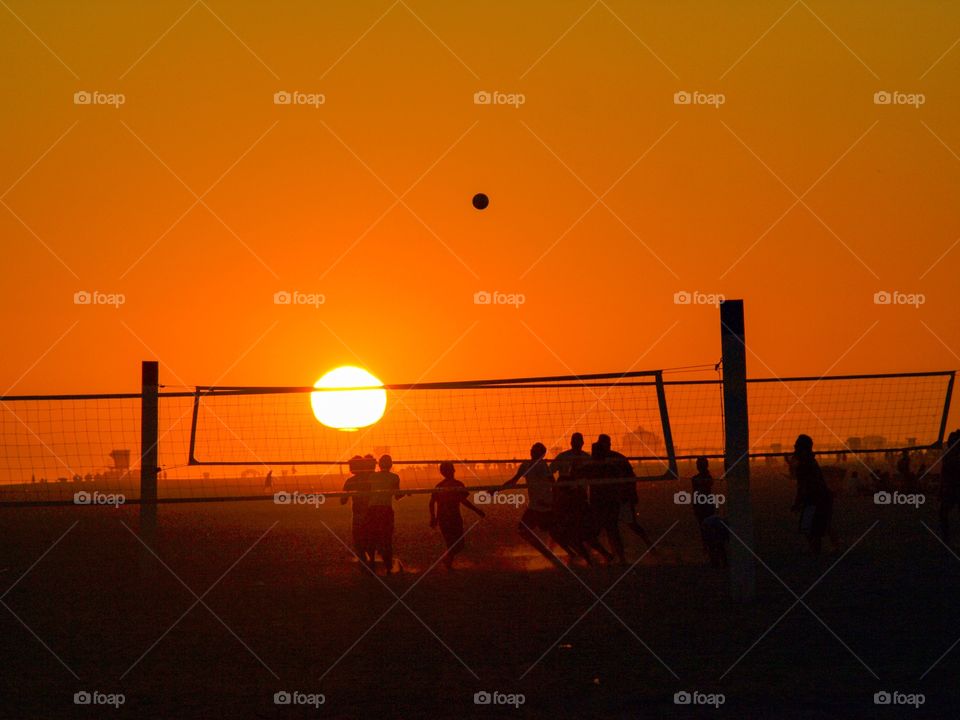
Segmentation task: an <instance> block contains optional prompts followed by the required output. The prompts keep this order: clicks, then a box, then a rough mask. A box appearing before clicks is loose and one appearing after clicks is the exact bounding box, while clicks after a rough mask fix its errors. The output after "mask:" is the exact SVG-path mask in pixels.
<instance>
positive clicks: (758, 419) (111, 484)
mask: <svg viewBox="0 0 960 720" xmlns="http://www.w3.org/2000/svg"><path fill="white" fill-rule="evenodd" d="M952 377H953V374H952V372H949V371H946V372H940V373H914V374H898V375H883V376H856V377H850V376H847V377H841V376H833V377H827V378H785V379H773V380H767V379H763V380H760V379H754V380H750V381H748V386H747V387H748V400H749V421H750V443H751V445H750V447H751V455H753V456H762V455H767V456H771V455H777V454H781V453H786V452H789V451H790V449H791V448H792V445H793V441H794V439H795V438H796V436H797V435H798V434H800V433H807V434H809V435H811V436H813V438H814V440H815V447H816V450H818V451H820V452H832V453H838V454H840V453H845V454H847V455H850V454H852V456H851V457H850V458H849V461H850V462H853V461H854V460H856V461H857V462H868V463H872V462H874V458H880V460H878V461H880V462H882V455H883V452H884V451H887V452H889V451H892V450H894V449H899V448H905V447H913V446H917V447H924V446H929V445H933V444H935V443H936V441H937V440H938V438H939V434H940V431H941V426H942V423H943V421H944V419H945V417H946V412H947V407H946V405H947V399H948V388H949V387H950V384H951V381H952ZM658 378H662V391H663V405H662V406H661V403H660V398H659V397H658ZM680 378H681V379H678V377H677V376H674V377H673V378H671V376H670V375H669V374H668V375H667V376H666V377H665V378H664V377H663V376H662V375H661V374H660V373H658V372H646V373H633V374H628V375H623V376H616V377H614V378H612V379H611V378H604V379H601V380H585V379H582V378H575V377H571V378H566V379H562V381H560V380H558V379H556V378H553V379H549V380H548V381H543V382H520V381H485V382H477V383H446V384H429V385H419V386H386V387H385V388H384V389H383V392H384V393H385V395H386V408H385V412H384V416H383V418H382V420H380V421H379V422H377V423H375V424H374V425H372V426H370V427H365V428H361V429H358V430H356V431H352V432H350V431H343V430H337V429H334V428H330V427H326V426H324V425H323V424H321V423H320V422H318V420H317V418H316V416H315V413H314V408H313V404H312V402H311V400H312V398H313V397H315V395H314V391H313V389H312V388H243V389H238V388H230V389H209V388H202V389H190V390H187V389H184V390H182V391H172V390H164V391H163V392H161V396H160V404H159V406H160V418H159V438H160V440H159V463H160V476H159V482H158V488H159V496H160V498H161V499H168V500H177V499H210V498H233V497H237V498H245V497H251V498H253V497H268V496H270V495H271V494H272V493H273V492H275V491H278V490H300V491H303V492H331V491H337V490H340V489H341V488H342V486H343V481H344V479H345V477H346V476H347V475H348V474H349V473H348V469H347V466H346V462H347V460H348V459H349V458H350V457H351V456H353V455H366V454H372V455H374V456H379V455H381V454H384V453H389V454H391V455H392V456H393V457H394V459H395V462H396V463H397V467H396V470H397V471H398V472H399V474H400V476H401V481H402V483H403V486H404V487H405V488H429V487H432V486H433V485H434V484H435V483H436V482H437V480H438V472H437V467H436V463H438V462H439V461H441V460H452V461H454V462H456V463H458V464H459V470H458V477H460V478H461V479H462V480H463V481H464V482H466V483H468V484H473V485H484V484H494V483H499V482H502V481H503V480H504V479H505V478H506V477H508V476H509V475H510V474H512V472H513V470H514V468H515V463H516V462H518V461H520V460H522V459H524V458H526V457H528V455H529V449H530V446H531V445H532V444H533V443H534V442H542V443H544V445H546V447H547V454H548V457H552V456H554V455H556V454H557V453H558V452H559V451H561V450H563V449H565V448H566V447H567V444H568V440H569V437H570V434H571V433H572V432H575V431H577V432H581V433H583V434H584V436H585V437H586V441H587V449H589V445H590V443H591V442H592V441H593V440H595V439H596V437H597V435H599V434H600V433H605V434H608V435H610V436H611V438H612V441H613V447H614V449H616V450H619V451H620V452H622V453H623V454H625V455H627V456H628V457H631V458H633V459H634V467H635V469H636V471H637V474H638V475H640V476H645V477H660V476H662V475H663V474H664V473H665V472H666V471H667V469H668V468H669V467H670V460H671V452H670V447H671V442H670V439H671V438H672V448H673V456H674V457H675V458H676V460H677V462H678V470H679V472H680V474H681V476H687V475H689V474H690V473H692V462H691V459H692V458H693V457H695V456H697V455H701V454H705V455H708V456H712V457H721V456H722V454H723V448H724V435H723V433H724V429H723V402H722V384H721V383H720V381H719V380H717V379H716V375H713V376H712V377H710V376H709V374H708V375H704V376H701V377H696V378H693V379H690V378H689V376H686V375H684V376H680ZM662 407H663V408H665V412H662V411H661V410H662ZM667 427H669V430H670V434H669V436H668V435H667V433H666V432H665V430H666V428H667ZM139 457H140V396H139V395H138V394H114V395H100V396H90V395H88V396H47V397H30V398H12V397H6V398H0V502H58V501H72V500H73V499H74V497H75V495H76V493H78V492H86V493H90V494H92V493H100V494H101V496H102V495H109V494H116V493H122V494H123V495H124V496H125V497H126V498H127V499H128V500H136V499H137V498H138V496H139V481H140V469H139ZM191 458H192V461H191Z"/></svg>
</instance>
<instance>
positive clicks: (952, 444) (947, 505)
mask: <svg viewBox="0 0 960 720" xmlns="http://www.w3.org/2000/svg"><path fill="white" fill-rule="evenodd" d="M958 505H960V430H954V431H953V432H952V433H950V436H949V437H948V438H947V446H946V448H945V449H944V451H943V456H942V458H941V459H940V536H941V537H942V538H943V541H944V542H945V543H947V544H948V545H949V544H950V511H951V510H952V509H953V508H954V507H955V506H958Z"/></svg>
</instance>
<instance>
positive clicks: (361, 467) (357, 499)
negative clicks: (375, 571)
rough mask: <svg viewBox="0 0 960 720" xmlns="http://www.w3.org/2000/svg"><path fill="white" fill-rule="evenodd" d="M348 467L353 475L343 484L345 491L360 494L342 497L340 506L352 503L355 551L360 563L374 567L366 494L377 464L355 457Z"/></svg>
mask: <svg viewBox="0 0 960 720" xmlns="http://www.w3.org/2000/svg"><path fill="white" fill-rule="evenodd" d="M348 467H349V468H350V472H351V473H353V474H352V475H351V476H350V477H348V478H347V480H346V482H344V483H343V491H344V492H355V493H360V494H358V495H353V496H350V495H342V496H341V497H340V504H341V505H346V504H347V503H348V502H351V501H352V502H351V506H352V509H353V549H354V551H355V552H356V554H357V557H358V558H359V559H360V562H361V563H363V564H364V565H366V566H368V567H370V566H372V565H373V550H372V549H371V547H370V539H369V537H368V534H367V509H368V507H369V500H370V498H369V496H368V495H367V494H366V493H367V491H368V490H369V489H370V475H371V474H372V473H373V471H374V470H375V469H376V467H377V464H376V461H375V460H374V459H373V458H372V457H370V456H369V455H368V456H367V457H365V458H362V457H360V456H359V455H354V456H353V457H352V458H350V462H349V464H348Z"/></svg>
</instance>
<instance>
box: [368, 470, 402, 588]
mask: <svg viewBox="0 0 960 720" xmlns="http://www.w3.org/2000/svg"><path fill="white" fill-rule="evenodd" d="M392 467H393V458H391V457H390V456H389V455H383V456H381V458H380V470H379V472H375V473H371V474H370V479H369V483H370V498H369V500H368V507H367V516H366V522H365V523H364V524H365V525H366V533H367V537H368V539H369V541H370V556H371V558H370V559H371V564H372V563H373V562H375V558H376V554H377V553H379V554H380V558H381V559H382V560H383V565H384V567H385V568H386V571H387V574H388V575H389V574H390V573H391V572H393V500H394V498H396V499H400V498H402V497H403V493H401V492H399V490H400V476H399V475H397V474H396V473H395V472H391V468H392Z"/></svg>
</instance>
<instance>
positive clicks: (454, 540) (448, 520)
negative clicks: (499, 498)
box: [430, 462, 486, 570]
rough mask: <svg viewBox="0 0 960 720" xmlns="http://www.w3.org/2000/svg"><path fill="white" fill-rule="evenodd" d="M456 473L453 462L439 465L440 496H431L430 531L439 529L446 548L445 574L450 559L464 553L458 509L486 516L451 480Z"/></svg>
mask: <svg viewBox="0 0 960 720" xmlns="http://www.w3.org/2000/svg"><path fill="white" fill-rule="evenodd" d="M455 473H456V470H455V468H454V466H453V463H452V462H442V463H440V474H441V475H442V476H443V480H441V481H440V482H439V483H437V490H441V491H442V492H434V493H432V494H431V495H430V527H432V528H433V527H437V525H439V526H440V533H441V534H442V535H443V541H444V542H445V543H446V544H447V552H446V553H445V554H444V558H443V562H444V564H445V565H446V566H447V569H448V570H450V569H452V568H453V558H454V557H455V556H456V555H457V553H459V552H461V551H462V550H463V516H462V515H461V514H460V506H461V505H463V506H464V507H467V508H469V509H470V510H473V511H474V512H475V513H476V514H477V515H479V516H480V517H484V516H485V515H486V513H484V512H483V510H481V509H480V508H478V507H477V506H476V505H474V504H473V503H472V502H470V500H469V494H468V493H467V490H466V488H465V487H464V485H463V483H462V482H460V481H459V480H457V479H456V477H454V475H455Z"/></svg>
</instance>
